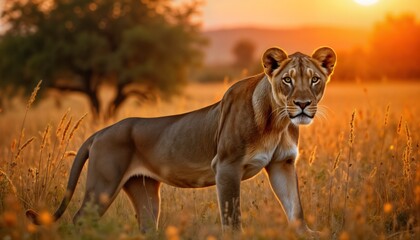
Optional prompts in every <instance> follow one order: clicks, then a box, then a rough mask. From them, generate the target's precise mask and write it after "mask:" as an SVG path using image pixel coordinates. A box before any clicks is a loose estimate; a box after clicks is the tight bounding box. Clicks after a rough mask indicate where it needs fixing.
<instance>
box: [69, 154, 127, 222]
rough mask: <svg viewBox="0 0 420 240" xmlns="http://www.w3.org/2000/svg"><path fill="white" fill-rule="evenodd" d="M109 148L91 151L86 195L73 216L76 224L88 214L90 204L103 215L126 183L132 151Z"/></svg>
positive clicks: (99, 214)
mask: <svg viewBox="0 0 420 240" xmlns="http://www.w3.org/2000/svg"><path fill="white" fill-rule="evenodd" d="M101 149H106V148H101ZM107 150H108V151H103V150H102V151H95V150H93V151H92V152H91V156H90V160H89V166H88V174H87V179H86V191H85V196H84V199H83V202H82V206H81V207H80V209H79V211H78V212H77V213H76V215H75V216H74V218H73V222H74V223H75V224H77V223H79V219H80V218H81V217H82V216H84V215H85V214H86V212H87V211H86V210H87V209H86V207H88V206H89V205H91V206H92V207H94V208H96V209H94V211H96V212H97V213H98V216H99V217H101V216H102V215H103V214H104V213H105V211H106V210H107V209H108V208H109V206H110V205H111V203H112V202H113V201H114V199H115V198H116V197H117V195H118V193H119V192H120V190H121V188H122V186H123V185H124V182H123V181H124V177H125V174H126V173H125V172H126V171H127V169H128V166H129V162H130V161H129V160H130V159H131V151H129V150H127V149H122V148H120V149H115V148H108V149H107Z"/></svg>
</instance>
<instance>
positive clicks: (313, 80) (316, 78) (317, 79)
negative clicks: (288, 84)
mask: <svg viewBox="0 0 420 240" xmlns="http://www.w3.org/2000/svg"><path fill="white" fill-rule="evenodd" d="M319 80H320V78H319V77H312V79H311V82H312V84H317V83H318V82H319Z"/></svg>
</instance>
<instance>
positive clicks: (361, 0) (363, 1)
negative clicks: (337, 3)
mask: <svg viewBox="0 0 420 240" xmlns="http://www.w3.org/2000/svg"><path fill="white" fill-rule="evenodd" d="M354 1H355V2H357V3H358V4H360V5H364V6H370V5H373V4H375V3H377V2H378V1H379V0H354Z"/></svg>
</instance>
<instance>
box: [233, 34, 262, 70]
mask: <svg viewBox="0 0 420 240" xmlns="http://www.w3.org/2000/svg"><path fill="white" fill-rule="evenodd" d="M255 48H256V47H255V43H254V42H252V41H251V40H248V39H241V40H239V41H238V42H236V43H235V45H234V46H233V48H232V53H233V55H234V57H235V62H234V65H235V67H238V68H249V67H251V66H252V65H253V63H254V61H255Z"/></svg>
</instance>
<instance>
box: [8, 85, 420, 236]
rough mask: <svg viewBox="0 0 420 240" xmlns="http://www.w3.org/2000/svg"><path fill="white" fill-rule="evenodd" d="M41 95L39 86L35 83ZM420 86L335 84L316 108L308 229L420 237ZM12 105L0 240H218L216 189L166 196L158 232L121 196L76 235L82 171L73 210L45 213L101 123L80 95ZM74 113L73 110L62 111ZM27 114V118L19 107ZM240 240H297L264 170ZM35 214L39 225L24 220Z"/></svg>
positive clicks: (304, 145)
mask: <svg viewBox="0 0 420 240" xmlns="http://www.w3.org/2000/svg"><path fill="white" fill-rule="evenodd" d="M41 87H42V86H41ZM228 87H229V84H227V83H225V84H213V85H194V84H193V85H190V86H188V87H187V89H186V90H185V94H183V95H181V96H177V97H175V98H174V99H173V100H172V102H165V101H162V100H159V99H158V100H157V102H156V103H150V104H147V105H143V106H136V105H135V104H133V103H132V104H131V105H132V106H133V105H134V106H133V107H126V108H124V109H123V110H122V111H121V113H120V118H125V117H129V116H144V117H152V116H160V115H168V114H175V113H180V112H185V111H190V110H194V109H197V108H200V107H203V106H206V105H208V104H211V103H213V102H215V101H217V100H218V99H220V98H221V97H222V95H223V93H224V91H225V90H226V89H227V88H228ZM418 93H420V84H413V83H401V84H396V83H378V84H367V85H362V84H350V83H347V84H340V83H339V82H338V80H334V81H333V82H332V83H331V84H330V86H328V89H327V92H326V94H325V99H324V100H323V101H322V103H321V104H322V105H323V106H324V107H323V109H324V112H325V115H326V117H322V116H321V115H324V114H320V115H319V116H320V117H319V118H318V119H317V120H316V121H315V123H314V124H312V125H311V126H309V127H302V128H301V138H300V156H299V159H300V160H299V161H298V163H297V165H298V175H299V182H300V192H301V200H302V204H303V207H304V212H305V214H306V219H307V221H308V223H309V225H310V226H311V227H312V228H313V229H316V230H319V231H322V234H321V238H322V239H418V238H419V237H420V229H419V219H418V217H419V216H420V169H419V167H418V164H417V163H418V160H419V157H420V156H419V153H420V148H419V142H420V118H419V116H420V106H419V105H418V104H416V101H417V99H418ZM34 97H35V96H34ZM32 102H33V98H31V99H30V100H29V102H28V104H20V105H19V104H18V105H16V106H15V108H13V109H10V110H9V111H5V112H3V113H1V115H0V132H1V133H2V134H1V138H0V159H1V162H0V239H25V238H29V239H32V238H37V239H142V238H144V237H146V238H151V239H220V238H221V234H220V220H219V216H218V207H217V201H216V192H215V188H214V187H211V188H205V189H178V188H173V187H170V186H164V187H163V189H162V213H161V221H160V230H159V231H158V232H156V233H154V234H152V235H149V236H141V235H140V233H139V232H138V231H137V223H136V220H135V217H134V212H133V210H132V207H131V206H130V203H129V202H128V200H127V198H126V196H125V195H124V194H123V193H122V194H120V196H119V197H118V198H117V199H116V200H115V202H114V203H113V205H112V206H111V208H110V209H109V210H108V212H107V213H106V214H105V216H104V217H103V218H101V221H99V222H97V221H95V219H96V218H97V216H95V214H94V209H92V214H91V215H89V216H88V217H86V218H85V219H83V223H84V225H83V226H82V227H78V228H76V227H74V226H73V225H72V223H71V219H72V215H73V214H74V213H75V212H76V210H77V209H78V207H79V206H80V201H81V198H82V194H83V189H84V181H85V178H86V176H85V175H86V171H84V172H83V174H82V177H81V179H80V181H79V186H78V188H77V189H76V194H75V196H74V197H73V200H72V202H71V204H70V205H69V208H68V210H67V211H66V213H65V214H64V215H63V217H62V219H60V220H59V222H58V223H52V222H51V221H52V219H51V215H50V213H52V212H53V211H54V210H55V208H56V207H57V206H58V204H59V201H60V200H61V198H62V197H63V194H64V192H65V191H64V190H65V184H66V181H67V177H68V173H69V169H70V165H71V163H72V160H73V157H74V154H75V151H77V150H78V147H79V146H80V145H81V143H82V142H83V141H84V140H85V139H86V138H87V137H88V136H89V135H90V134H91V133H93V132H95V131H96V130H98V129H100V128H102V127H103V126H104V125H106V124H98V123H92V121H91V120H90V118H89V116H88V117H87V119H84V118H85V113H86V112H87V111H88V108H87V107H86V106H85V103H84V100H83V99H81V98H79V97H77V96H75V97H70V98H69V100H63V101H62V105H63V106H65V108H64V109H63V108H61V109H57V108H56V107H55V106H54V101H53V100H44V101H42V102H41V103H40V104H38V105H36V106H31V105H32ZM67 107H71V110H66V109H67ZM27 109H28V111H26V110H27ZM241 194H242V211H243V216H242V218H243V227H244V232H243V233H242V234H243V236H242V237H243V238H244V239H295V238H296V237H295V236H294V235H293V231H291V230H290V227H289V226H287V223H286V218H285V215H284V214H283V212H282V209H281V207H280V205H279V204H278V202H277V201H276V200H275V197H274V195H273V193H272V192H271V190H270V188H269V186H268V182H267V180H266V178H265V175H264V174H259V175H258V176H256V177H255V178H253V179H252V180H249V181H246V182H244V183H243V184H242V192H241ZM27 208H35V209H38V210H40V213H41V216H42V221H43V222H44V223H45V226H42V227H38V226H34V225H32V224H30V223H29V221H27V220H26V218H25V216H24V210H25V209H27Z"/></svg>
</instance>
